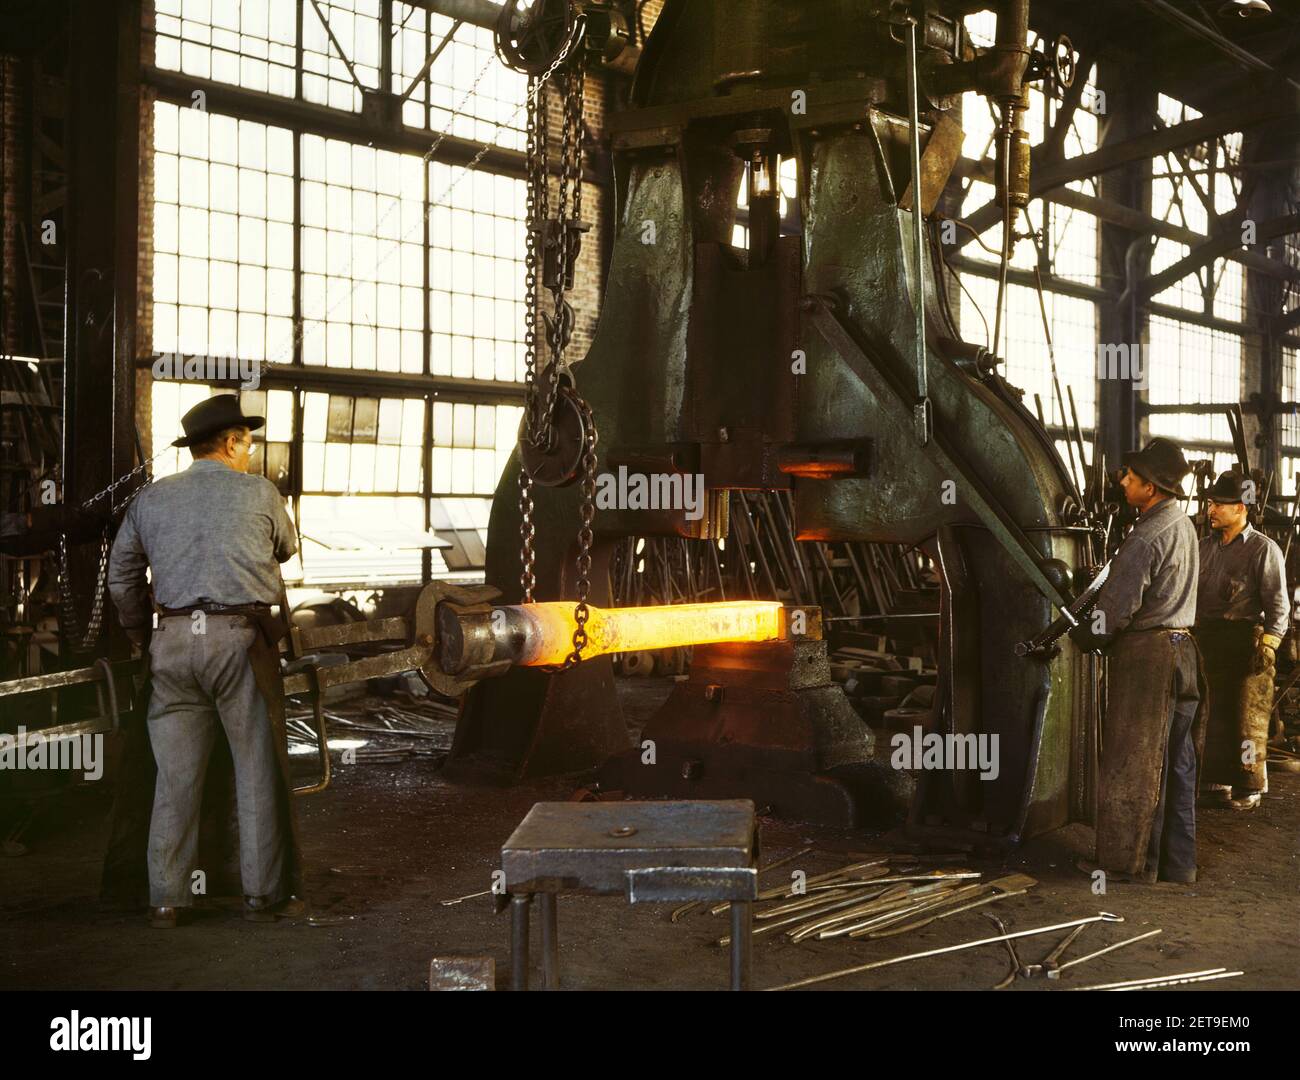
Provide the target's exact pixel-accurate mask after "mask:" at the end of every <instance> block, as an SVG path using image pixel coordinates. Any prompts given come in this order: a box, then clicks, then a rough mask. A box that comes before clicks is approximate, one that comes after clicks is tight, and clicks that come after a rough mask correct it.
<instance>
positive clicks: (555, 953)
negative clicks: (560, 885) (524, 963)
mask: <svg viewBox="0 0 1300 1080" xmlns="http://www.w3.org/2000/svg"><path fill="white" fill-rule="evenodd" d="M538 899H540V900H541V903H542V981H543V984H544V985H545V987H546V989H547V990H558V989H559V988H560V942H559V938H558V937H557V936H556V925H555V908H556V900H557V898H556V895H555V893H549V892H544V893H539V894H538Z"/></svg>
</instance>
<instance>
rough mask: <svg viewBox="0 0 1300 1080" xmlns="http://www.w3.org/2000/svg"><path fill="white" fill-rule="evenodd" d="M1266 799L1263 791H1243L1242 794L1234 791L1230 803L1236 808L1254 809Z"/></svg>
mask: <svg viewBox="0 0 1300 1080" xmlns="http://www.w3.org/2000/svg"><path fill="white" fill-rule="evenodd" d="M1263 801H1264V793H1263V792H1262V791H1243V792H1242V793H1241V794H1237V793H1236V792H1233V796H1232V798H1231V799H1229V800H1228V805H1229V806H1230V807H1232V809H1234V810H1254V809H1255V807H1257V806H1258V805H1259V804H1260V803H1261V802H1263Z"/></svg>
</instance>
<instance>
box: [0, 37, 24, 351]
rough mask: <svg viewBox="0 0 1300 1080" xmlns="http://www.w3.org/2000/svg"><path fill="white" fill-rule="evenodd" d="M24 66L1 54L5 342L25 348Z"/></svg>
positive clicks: (0, 240) (0, 253)
mask: <svg viewBox="0 0 1300 1080" xmlns="http://www.w3.org/2000/svg"><path fill="white" fill-rule="evenodd" d="M23 72H24V69H23V67H22V66H21V65H20V64H19V62H18V61H17V60H15V59H14V58H13V57H12V56H2V55H0V82H2V83H3V86H2V87H0V109H2V110H3V112H2V113H0V189H2V191H3V196H2V198H3V205H2V207H0V259H3V264H2V265H3V266H4V274H3V275H2V276H0V278H2V282H3V284H2V285H0V289H2V291H0V308H3V313H0V342H2V343H3V347H4V348H6V349H10V350H14V351H16V352H22V351H24V350H23V346H22V339H21V337H20V334H21V331H22V325H23V322H22V319H21V318H20V311H21V306H22V305H28V306H30V304H31V296H30V294H29V291H28V288H27V285H26V282H25V281H23V280H22V273H21V269H22V266H23V260H22V248H21V247H20V239H19V236H18V229H19V228H22V227H23V226H24V223H25V222H26V221H27V214H28V208H27V182H26V177H27V170H28V163H27V160H26V154H25V143H26V140H25V138H24V132H25V131H26V129H27V116H28V101H27V89H26V85H25V83H26V80H25V78H24V74H23Z"/></svg>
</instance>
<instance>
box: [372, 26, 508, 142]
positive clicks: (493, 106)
mask: <svg viewBox="0 0 1300 1080" xmlns="http://www.w3.org/2000/svg"><path fill="white" fill-rule="evenodd" d="M404 6H405V5H400V4H399V5H398V7H399V8H400V7H404ZM394 18H396V16H394ZM445 39H449V40H447V44H446V46H445V47H444V48H443V49H442V52H441V53H439V55H438V57H437V59H436V60H434V62H433V64H432V65H431V66H430V68H429V72H428V76H427V83H428V96H429V102H430V110H429V112H430V115H429V119H428V121H427V123H426V126H428V127H430V128H432V129H433V130H434V131H444V130H445V131H448V132H449V133H450V134H452V135H459V136H461V137H463V138H466V139H472V140H474V141H475V142H479V143H483V142H487V141H489V140H493V141H495V142H496V143H497V145H499V146H504V147H508V148H509V149H512V150H523V149H524V125H525V121H526V119H527V116H526V112H525V109H524V105H525V100H524V99H525V98H526V96H527V92H528V77H527V76H526V75H521V74H519V73H518V72H515V71H511V70H510V69H509V68H507V67H506V66H505V65H504V64H502V63H500V62H499V61H498V60H497V59H496V43H495V38H494V34H493V32H492V31H491V30H487V29H484V28H483V27H478V26H469V25H466V24H463V23H462V24H459V25H458V24H456V23H455V22H453V20H452V19H450V18H448V17H447V16H445V15H433V14H431V15H430V16H429V35H428V41H429V46H428V53H427V54H426V55H429V54H432V53H433V52H434V51H436V50H437V49H438V48H439V46H440V45H441V44H442V42H443V41H444V40H445ZM421 63H423V59H422V60H421ZM408 85H409V84H408ZM403 89H405V87H403ZM399 93H400V91H399ZM449 124H450V126H448V125H449Z"/></svg>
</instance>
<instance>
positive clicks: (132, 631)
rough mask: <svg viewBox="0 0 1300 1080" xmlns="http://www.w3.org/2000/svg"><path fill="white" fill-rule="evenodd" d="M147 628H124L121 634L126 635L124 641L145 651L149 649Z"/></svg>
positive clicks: (148, 629)
mask: <svg viewBox="0 0 1300 1080" xmlns="http://www.w3.org/2000/svg"><path fill="white" fill-rule="evenodd" d="M150 629H151V627H148V626H124V627H122V632H123V633H125V634H126V640H127V641H129V642H130V643H131V644H132V645H134V646H135V647H136V648H138V649H141V650H147V649H148V648H149V631H150Z"/></svg>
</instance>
